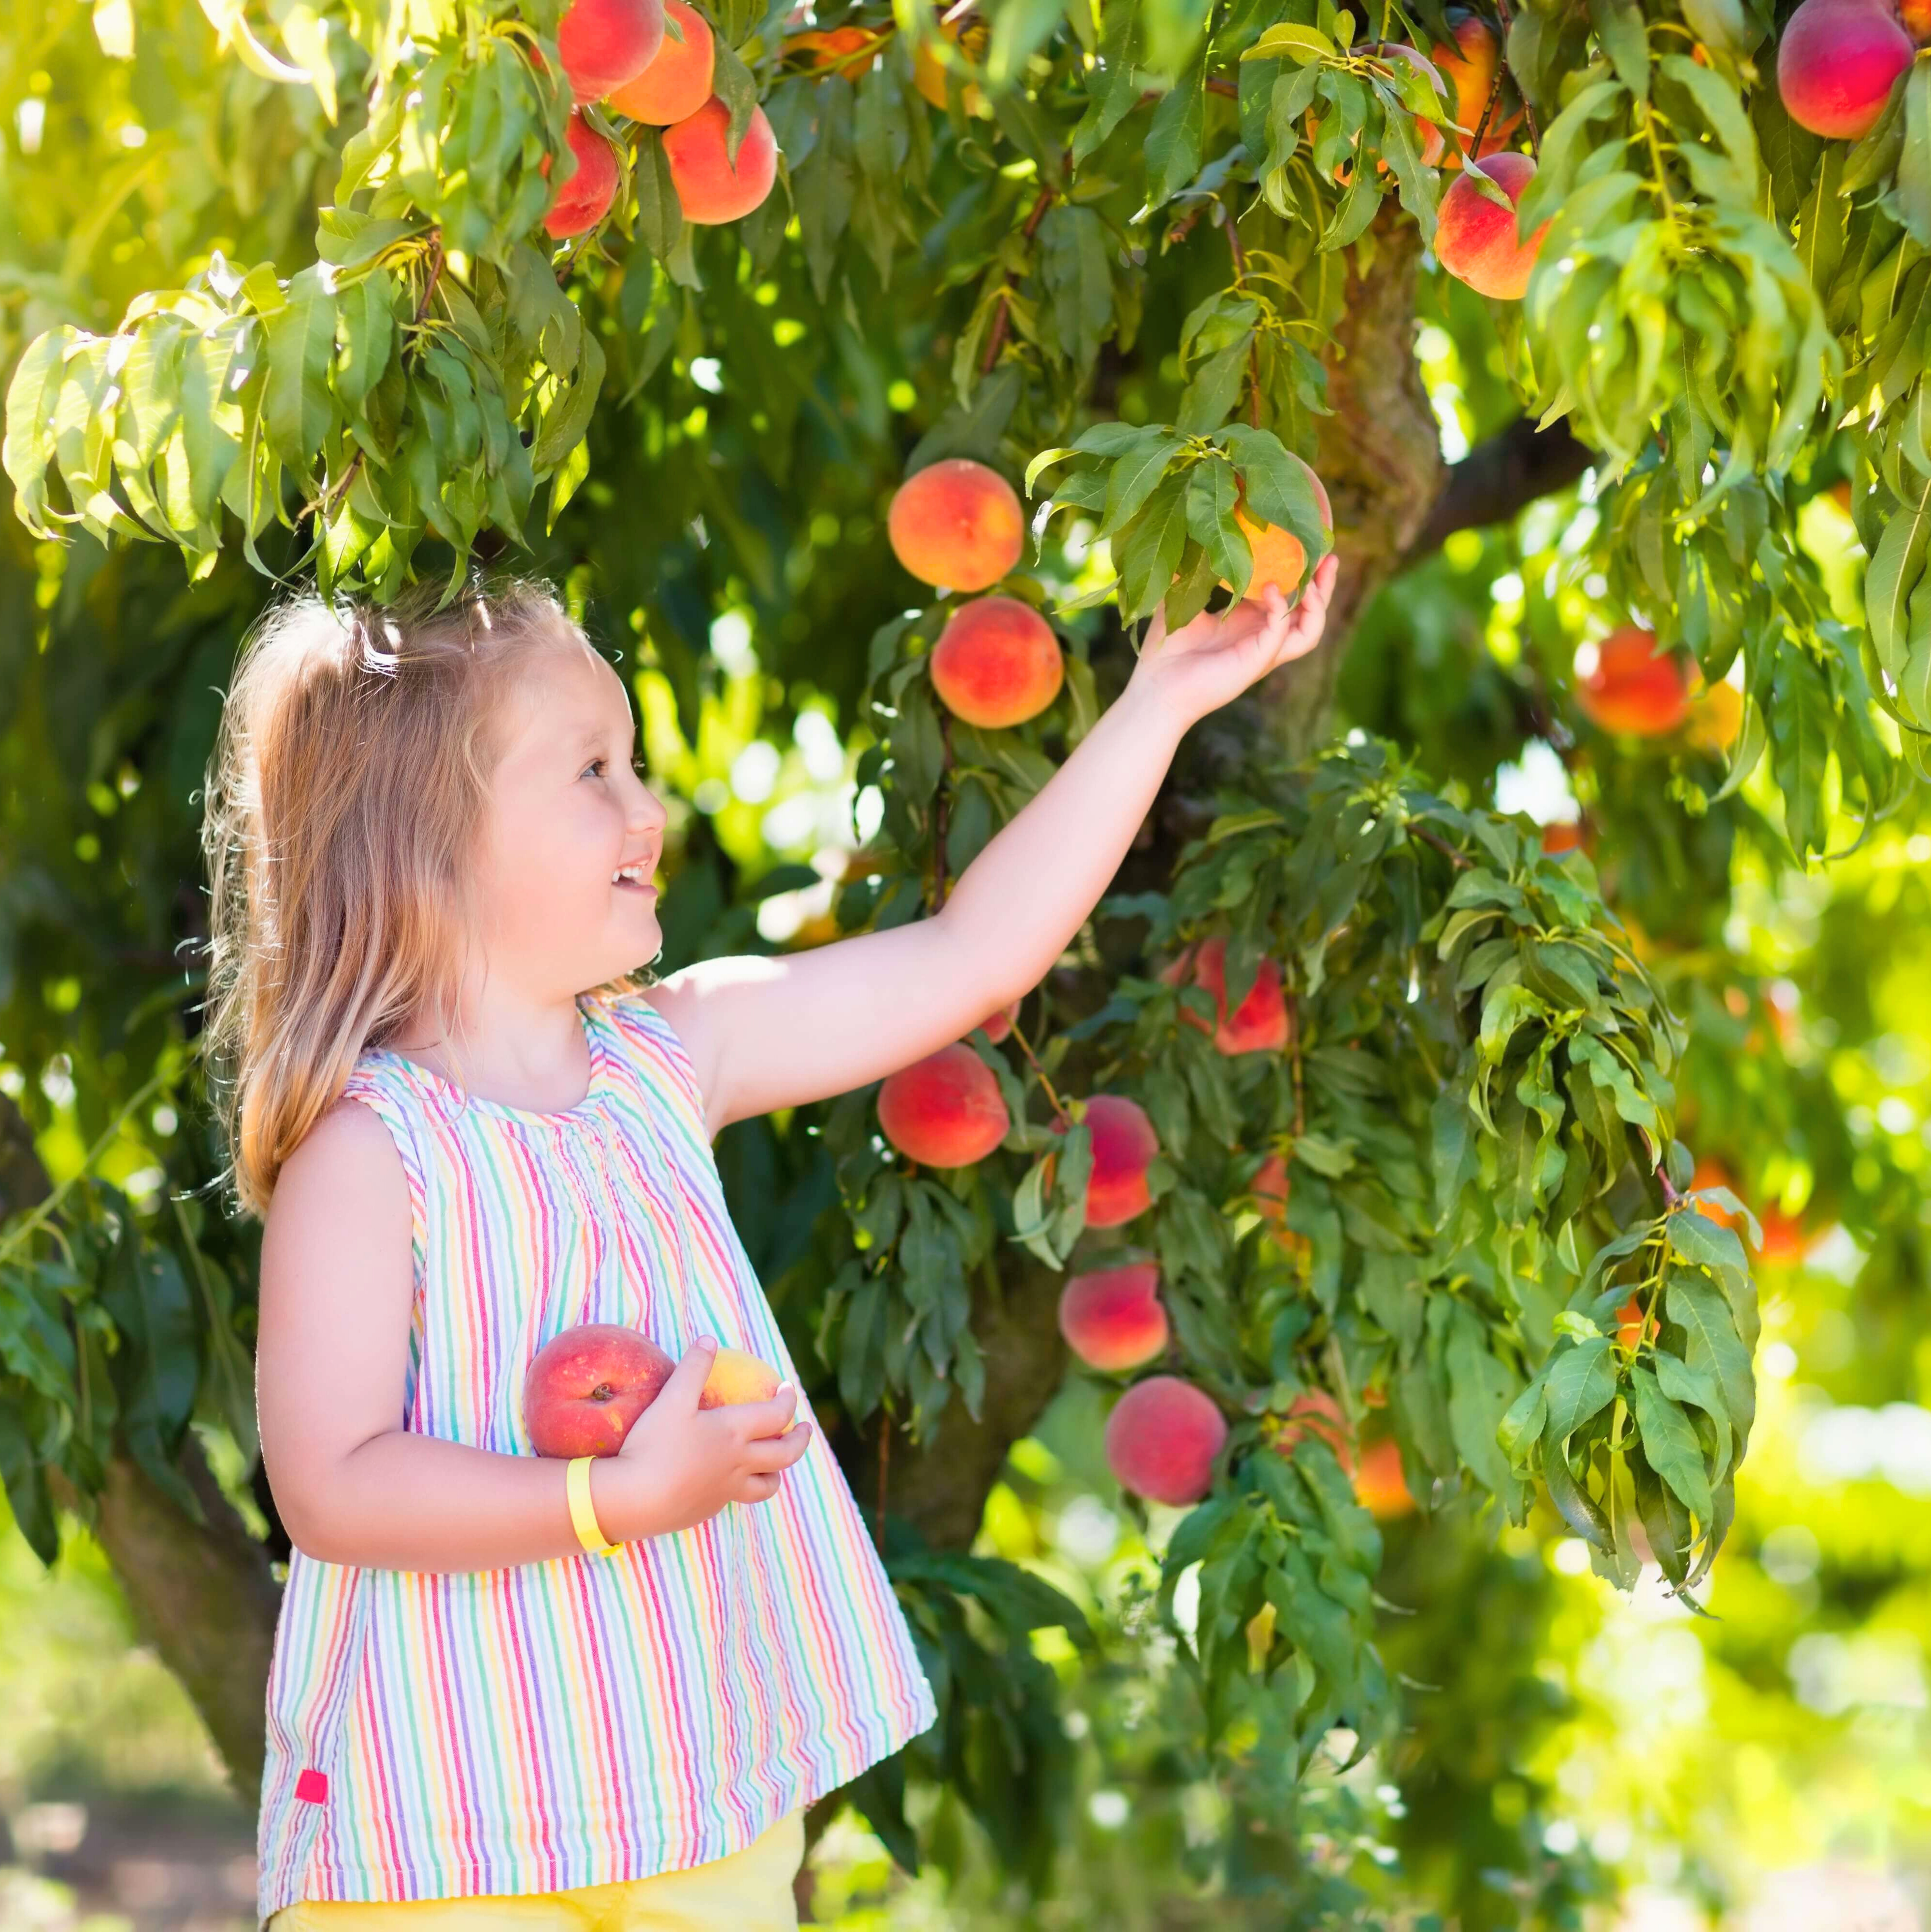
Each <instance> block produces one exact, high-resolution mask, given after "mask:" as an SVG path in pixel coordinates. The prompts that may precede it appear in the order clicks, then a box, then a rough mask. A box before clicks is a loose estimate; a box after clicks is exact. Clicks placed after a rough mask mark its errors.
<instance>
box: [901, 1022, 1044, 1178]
mask: <svg viewBox="0 0 1931 1932" xmlns="http://www.w3.org/2000/svg"><path fill="white" fill-rule="evenodd" d="M878 1125H879V1126H880V1127H881V1128H883V1129H884V1135H885V1138H886V1139H887V1140H888V1141H890V1142H891V1144H892V1145H893V1146H894V1147H895V1148H897V1149H898V1151H899V1153H901V1154H903V1155H905V1157H906V1158H907V1159H908V1160H915V1161H917V1162H919V1163H920V1164H921V1165H922V1166H926V1167H969V1166H971V1165H972V1163H973V1162H974V1161H975V1160H984V1159H985V1157H987V1155H988V1154H990V1153H991V1152H992V1151H993V1148H996V1147H997V1146H998V1145H999V1143H1000V1142H1002V1140H1004V1139H1005V1137H1006V1135H1007V1133H1008V1130H1010V1129H1011V1126H1012V1116H1011V1115H1010V1114H1008V1112H1007V1111H1006V1103H1005V1096H1004V1095H1003V1094H1001V1093H1000V1091H999V1081H998V1080H997V1079H996V1078H995V1076H994V1075H993V1071H992V1070H991V1069H990V1067H987V1064H986V1063H985V1062H984V1061H983V1060H981V1058H979V1056H978V1055H977V1054H976V1053H975V1052H973V1051H972V1049H971V1048H970V1047H969V1046H965V1044H964V1043H962V1042H960V1043H954V1044H953V1045H952V1046H941V1048H940V1049H938V1052H936V1053H934V1054H929V1055H926V1058H924V1059H923V1060H920V1061H914V1063H913V1064H912V1065H911V1066H910V1067H901V1068H900V1069H899V1071H898V1072H897V1073H894V1074H893V1075H892V1076H890V1078H889V1079H887V1081H886V1082H885V1084H884V1086H882V1087H881V1088H879V1090H878Z"/></svg>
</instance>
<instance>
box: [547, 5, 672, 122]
mask: <svg viewBox="0 0 1931 1932" xmlns="http://www.w3.org/2000/svg"><path fill="white" fill-rule="evenodd" d="M663 38H664V0H571V4H570V5H569V7H567V8H566V9H565V10H564V13H563V19H562V20H561V21H560V23H558V24H557V52H558V53H559V54H560V55H562V57H563V72H564V74H565V75H566V76H567V77H568V78H569V83H570V92H572V94H573V95H575V97H576V98H577V99H578V101H601V100H602V98H603V97H604V96H605V95H606V94H608V93H609V92H610V91H611V89H612V88H615V87H621V86H623V83H625V82H626V80H635V79H636V78H637V77H638V75H639V74H641V73H642V72H643V71H644V69H645V68H647V67H648V66H649V65H650V63H651V62H652V61H653V60H654V59H656V57H657V49H658V48H659V46H660V45H661V44H662V41H663Z"/></svg>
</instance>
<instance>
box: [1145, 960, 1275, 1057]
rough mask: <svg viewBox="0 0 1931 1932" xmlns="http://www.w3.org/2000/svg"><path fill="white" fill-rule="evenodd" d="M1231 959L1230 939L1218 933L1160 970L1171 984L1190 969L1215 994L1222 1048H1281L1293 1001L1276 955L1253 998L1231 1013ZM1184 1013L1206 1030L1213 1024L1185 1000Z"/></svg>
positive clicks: (1258, 977)
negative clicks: (1286, 995)
mask: <svg viewBox="0 0 1931 1932" xmlns="http://www.w3.org/2000/svg"><path fill="white" fill-rule="evenodd" d="M1183 974H1184V975H1186V976H1187V977H1190V978H1191V980H1192V981H1193V983H1194V985H1195V986H1198V987H1200V988H1201V989H1203V991H1204V992H1207V993H1208V994H1209V995H1212V999H1213V1002H1214V1009H1215V1016H1216V1017H1215V1025H1214V1027H1213V1028H1212V1031H1213V1036H1214V1044H1215V1046H1217V1047H1218V1048H1219V1049H1220V1050H1221V1052H1223V1053H1225V1054H1236V1053H1256V1052H1263V1051H1272V1052H1278V1051H1279V1050H1280V1049H1281V1048H1283V1047H1284V1046H1286V1045H1287V1001H1286V999H1285V998H1284V997H1283V996H1282V994H1281V968H1280V966H1279V965H1278V962H1275V961H1274V960H1272V959H1263V960H1262V961H1261V962H1260V967H1259V968H1258V970H1257V971H1256V972H1255V974H1254V984H1253V985H1252V986H1251V987H1250V988H1248V995H1247V998H1245V999H1244V1000H1243V1001H1241V1003H1240V1006H1239V1009H1238V1010H1237V1011H1236V1012H1235V1013H1233V1014H1231V1015H1230V1014H1229V1013H1228V1012H1227V941H1226V940H1225V939H1224V938H1223V937H1221V935H1218V934H1216V935H1215V936H1214V937H1213V938H1212V939H1209V940H1206V941H1203V942H1202V943H1201V944H1200V945H1199V946H1198V947H1188V949H1187V950H1186V951H1185V953H1182V954H1181V956H1180V957H1179V959H1176V960H1175V961H1174V962H1173V964H1172V965H1170V966H1168V967H1167V968H1164V970H1163V971H1161V975H1160V977H1161V979H1163V980H1165V981H1166V982H1167V984H1168V985H1169V986H1173V985H1176V984H1178V983H1179V981H1180V980H1181V978H1182V975H1183ZM1180 1016H1181V1018H1182V1019H1183V1020H1184V1021H1185V1022H1186V1023H1187V1025H1189V1026H1191V1027H1196V1028H1199V1030H1200V1031H1201V1032H1202V1033H1205V1032H1206V1031H1208V1027H1207V1023H1206V1021H1204V1020H1203V1019H1201V1018H1200V1016H1199V1014H1197V1013H1194V1012H1192V1011H1191V1010H1189V1009H1188V1008H1187V1007H1185V1006H1184V1005H1183V1006H1182V1007H1181V1009H1180Z"/></svg>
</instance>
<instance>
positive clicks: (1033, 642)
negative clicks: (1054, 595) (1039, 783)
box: [920, 471, 1066, 730]
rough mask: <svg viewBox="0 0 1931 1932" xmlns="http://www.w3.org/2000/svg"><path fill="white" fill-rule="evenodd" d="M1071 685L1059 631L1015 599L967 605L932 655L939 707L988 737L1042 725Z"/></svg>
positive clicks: (954, 615)
mask: <svg viewBox="0 0 1931 1932" xmlns="http://www.w3.org/2000/svg"><path fill="white" fill-rule="evenodd" d="M925 473H926V472H923V471H921V472H920V474H921V475H923V474H925ZM1065 678H1066V666H1065V661H1064V660H1063V659H1062V658H1061V656H1060V655H1059V639H1058V638H1057V637H1055V636H1054V635H1053V626H1052V625H1050V624H1049V623H1048V622H1047V621H1046V619H1044V617H1042V616H1041V615H1040V614H1039V613H1038V611H1037V610H1035V609H1034V608H1033V607H1032V605H1031V604H1023V603H1021V602H1020V600H1019V599H1018V598H1017V597H975V598H974V599H973V600H972V602H971V603H969V604H961V605H960V606H959V608H958V609H957V610H955V611H953V613H952V615H951V616H950V618H948V619H947V621H946V625H945V628H944V631H943V632H942V633H941V635H940V637H939V640H938V643H937V644H936V645H935V646H934V647H933V649H932V685H933V688H935V690H936V691H938V695H939V698H940V700H941V703H944V706H945V708H946V709H947V710H948V711H949V712H951V713H952V715H953V717H955V718H963V719H964V720H965V722H966V723H967V724H977V725H979V726H981V727H983V728H984V729H987V730H1000V729H1002V728H1003V727H1005V726H1008V725H1011V724H1024V723H1025V722H1026V720H1027V719H1028V718H1037V717H1038V715H1039V714H1040V713H1041V712H1042V711H1044V709H1046V707H1047V706H1048V705H1049V704H1050V703H1052V702H1053V700H1054V699H1055V698H1056V697H1058V696H1059V687H1060V685H1062V684H1063V683H1064V682H1065Z"/></svg>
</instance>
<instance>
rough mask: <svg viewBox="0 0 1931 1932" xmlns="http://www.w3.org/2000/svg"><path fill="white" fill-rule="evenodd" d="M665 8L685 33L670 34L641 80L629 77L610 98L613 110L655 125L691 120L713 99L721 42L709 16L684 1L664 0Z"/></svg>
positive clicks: (641, 76)
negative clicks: (674, 36) (715, 36)
mask: <svg viewBox="0 0 1931 1932" xmlns="http://www.w3.org/2000/svg"><path fill="white" fill-rule="evenodd" d="M664 11H665V13H666V14H668V16H669V17H670V18H671V20H674V21H675V22H676V23H677V26H678V28H679V29H680V31H681V32H682V33H683V39H682V40H672V39H671V37H670V35H669V34H665V36H664V43H663V45H662V46H660V47H659V49H657V56H656V59H654V60H653V61H652V62H651V63H650V65H649V66H648V67H647V68H645V69H644V71H643V72H642V73H641V74H639V75H638V77H637V78H636V79H635V80H629V81H626V82H625V83H624V84H623V86H621V87H620V88H618V89H617V90H616V92H614V93H613V94H612V95H611V97H610V106H611V110H613V112H614V113H618V114H627V115H629V117H630V118H631V119H632V120H633V121H644V122H646V123H647V124H648V125H650V126H651V127H669V126H671V124H673V123H674V122H675V121H683V120H686V119H688V118H689V116H690V115H693V114H695V113H696V112H697V111H698V109H699V108H700V107H702V106H703V105H704V103H705V102H706V101H708V100H709V99H710V83H711V75H712V71H713V68H714V67H715V65H716V59H717V46H716V42H715V40H713V38H712V36H711V31H710V27H709V26H708V25H707V23H706V22H705V20H704V16H703V15H702V14H701V13H699V12H698V10H697V9H696V8H695V7H687V6H686V5H684V0H664Z"/></svg>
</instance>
